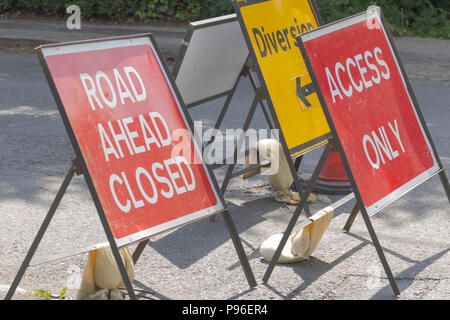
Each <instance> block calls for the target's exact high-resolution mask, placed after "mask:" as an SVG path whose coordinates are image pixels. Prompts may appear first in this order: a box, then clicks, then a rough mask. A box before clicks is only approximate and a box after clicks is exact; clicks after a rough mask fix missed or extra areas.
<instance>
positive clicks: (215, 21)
mask: <svg viewBox="0 0 450 320" xmlns="http://www.w3.org/2000/svg"><path fill="white" fill-rule="evenodd" d="M224 23H237V24H238V26H239V23H238V18H237V16H236V14H230V15H226V16H222V17H216V18H212V19H206V20H200V21H196V22H193V23H191V24H190V25H189V27H188V30H187V32H186V35H185V38H184V41H183V44H182V47H181V50H180V55H179V57H178V59H177V62H176V64H175V67H174V69H173V72H172V73H173V75H174V78H175V82H177V78H178V76H179V75H180V72H187V71H183V70H184V69H183V68H182V66H183V64H184V63H187V62H185V57H186V56H187V54H188V53H189V49H190V48H192V46H193V45H194V43H193V42H192V41H191V39H192V37H193V36H194V33H195V31H196V30H199V29H205V28H209V27H215V26H217V25H220V24H224ZM239 31H240V32H241V29H240V27H239ZM203 45H205V44H204V43H203ZM244 45H245V48H246V49H247V52H248V45H247V43H246V42H245V43H244ZM227 54H230V53H229V52H227ZM231 55H233V54H231ZM249 55H250V53H249V52H248V54H247V58H246V59H245V61H242V67H241V70H240V71H239V73H237V74H236V79H235V81H234V85H233V86H232V88H231V89H230V88H226V89H224V90H223V91H222V93H219V94H213V95H210V96H207V97H204V98H202V99H200V100H198V101H191V102H190V103H189V104H187V108H189V109H190V108H193V107H196V106H199V105H201V104H203V103H205V102H208V101H211V100H215V99H218V98H220V97H224V96H226V100H225V102H224V104H223V106H222V108H221V111H220V113H219V116H218V118H217V120H216V122H215V125H214V129H219V128H220V126H221V124H222V122H223V119H224V118H225V115H226V113H227V111H228V108H229V106H230V104H231V101H232V98H233V96H234V93H235V91H236V89H237V86H238V84H239V82H240V80H241V79H242V78H243V77H248V78H249V80H250V84H251V86H252V89H253V91H254V93H255V94H254V97H253V100H252V103H251V105H250V108H249V112H248V114H247V116H246V119H245V121H244V124H243V126H242V130H243V131H244V132H245V131H246V130H247V129H248V128H249V127H250V123H251V121H252V119H253V116H254V113H255V111H256V108H257V105H258V102H259V105H260V107H261V110H262V112H263V115H264V117H265V119H266V122H267V124H268V126H269V128H271V129H273V128H274V127H275V126H274V124H273V120H272V118H271V117H270V114H269V113H270V112H269V111H268V110H266V106H265V105H264V102H263V100H264V95H263V94H262V92H261V88H258V87H257V85H256V83H255V80H254V79H253V75H252V71H251V68H252V66H251V62H250V59H249ZM200 67H201V66H200ZM200 67H199V68H200ZM191 69H193V70H197V69H198V68H196V67H195V66H194V67H192V66H190V68H188V69H186V70H191ZM214 76H215V75H214V73H211V75H210V77H214ZM185 77H186V78H189V75H186V76H185ZM195 85H196V84H195ZM178 88H179V86H178ZM180 93H181V91H180ZM206 95H207V94H206ZM181 97H182V99H183V94H182V93H181ZM214 138H215V137H212V139H211V140H210V141H207V142H205V144H204V148H207V147H208V145H210V144H211V143H212V142H213V141H214ZM241 142H242V141H241ZM238 145H239V146H238V147H237V148H236V149H235V152H234V158H235V159H236V157H237V150H240V142H238ZM223 160H224V163H223V164H212V165H211V168H212V169H217V168H220V167H222V166H224V165H226V163H227V161H226V159H223ZM265 164H267V163H265V162H262V163H258V164H256V165H252V166H250V167H248V168H246V169H242V170H238V171H237V172H233V170H234V167H235V165H234V162H233V163H232V164H230V165H229V166H228V168H227V172H226V174H225V178H224V180H223V182H222V184H221V187H220V190H221V193H222V195H224V194H225V192H226V189H227V186H228V183H229V181H230V179H232V178H234V177H237V176H239V175H241V174H243V173H245V172H247V171H250V170H253V169H255V168H258V167H261V166H263V165H265ZM210 220H211V221H214V220H215V216H211V217H210Z"/></svg>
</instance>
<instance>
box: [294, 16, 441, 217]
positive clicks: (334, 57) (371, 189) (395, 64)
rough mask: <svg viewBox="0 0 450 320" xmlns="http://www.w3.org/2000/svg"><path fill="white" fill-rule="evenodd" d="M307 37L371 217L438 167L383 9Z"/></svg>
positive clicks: (308, 52) (324, 96) (306, 48)
mask: <svg viewBox="0 0 450 320" xmlns="http://www.w3.org/2000/svg"><path fill="white" fill-rule="evenodd" d="M301 40H302V42H303V47H302V50H303V53H304V54H306V55H307V57H308V59H309V61H308V63H307V64H309V68H310V69H312V70H313V71H314V74H315V78H316V81H317V84H318V86H319V87H320V91H321V96H322V99H323V100H324V102H325V103H324V104H323V105H325V104H326V107H323V108H324V111H325V113H326V114H327V117H328V120H329V122H331V123H330V126H331V125H332V126H333V128H334V132H335V133H336V134H337V136H338V138H339V141H340V143H341V145H342V148H343V151H344V153H345V157H346V158H347V161H348V164H349V167H350V169H351V172H352V174H353V177H354V181H355V182H356V185H357V187H358V190H359V192H360V195H361V198H362V201H363V203H364V205H365V207H366V208H367V211H368V213H369V214H373V213H375V212H377V211H379V210H380V209H381V208H382V207H384V206H386V205H387V204H389V203H390V202H392V201H394V200H395V199H397V198H398V197H400V196H401V195H403V194H404V193H406V192H407V191H409V190H410V189H411V188H412V187H414V186H416V185H418V184H420V183H421V182H423V181H424V180H425V179H427V178H429V177H430V176H432V175H433V174H435V173H436V172H437V171H439V166H438V163H437V161H436V156H435V154H434V153H433V150H432V147H431V144H430V142H429V140H428V139H427V136H426V133H425V130H424V126H425V124H424V121H421V120H420V118H419V115H418V111H417V110H418V106H416V105H415V103H414V102H413V101H415V100H414V97H412V96H411V92H410V91H409V90H408V87H407V82H406V79H405V75H404V74H403V73H402V71H401V67H400V61H398V59H397V58H396V55H395V53H394V50H393V44H392V43H391V41H390V39H389V36H388V35H387V33H386V30H385V26H384V24H383V23H382V20H381V17H380V13H379V12H378V10H368V11H367V12H366V13H364V14H360V15H356V16H353V17H350V18H347V19H344V20H342V21H340V22H337V23H333V24H330V25H327V26H324V27H322V28H319V29H317V30H314V31H311V32H309V33H307V34H303V35H302V36H301ZM308 59H307V60H308Z"/></svg>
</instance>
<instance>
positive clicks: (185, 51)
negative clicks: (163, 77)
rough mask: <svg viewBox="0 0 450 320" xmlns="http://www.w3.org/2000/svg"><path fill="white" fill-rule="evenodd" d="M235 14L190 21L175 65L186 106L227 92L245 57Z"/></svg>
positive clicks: (245, 47) (244, 45) (243, 40)
mask: <svg viewBox="0 0 450 320" xmlns="http://www.w3.org/2000/svg"><path fill="white" fill-rule="evenodd" d="M248 54H249V52H248V48H247V44H246V42H245V39H244V36H243V34H242V30H241V27H240V26H239V21H238V20H237V18H236V15H235V14H230V15H226V16H222V17H217V18H212V19H207V20H201V21H196V22H192V23H191V24H190V25H189V29H188V31H187V34H186V37H185V40H184V42H183V48H182V50H181V52H180V56H179V58H178V61H177V64H176V65H175V68H174V77H175V82H176V85H177V87H178V89H179V91H180V93H181V97H182V99H183V100H184V103H185V104H186V105H187V106H192V105H195V104H199V103H201V102H204V101H207V100H211V99H213V98H216V97H219V96H222V95H225V94H227V93H229V92H230V91H231V90H232V89H233V86H234V84H235V83H236V81H237V79H238V77H239V74H240V73H241V71H242V68H243V66H244V64H245V61H246V60H247V57H248Z"/></svg>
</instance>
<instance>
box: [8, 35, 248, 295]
mask: <svg viewBox="0 0 450 320" xmlns="http://www.w3.org/2000/svg"><path fill="white" fill-rule="evenodd" d="M137 38H146V39H148V40H149V41H150V43H151V44H152V45H153V48H154V50H155V51H156V54H155V55H156V58H157V59H159V62H160V67H161V68H162V70H163V72H164V73H165V76H166V81H167V82H168V84H169V85H170V86H171V87H172V92H173V93H174V94H175V96H174V97H175V98H176V99H178V106H179V108H181V110H180V112H181V114H182V116H183V118H184V121H185V124H186V126H187V128H188V129H189V130H190V131H191V134H192V132H193V123H192V120H191V118H190V116H189V113H188V111H187V108H186V106H185V105H184V103H183V102H182V100H181V97H180V93H179V91H178V90H177V87H176V85H175V82H174V79H173V78H172V75H171V73H170V71H169V68H168V66H167V64H166V62H165V61H164V59H161V58H160V57H162V53H161V51H160V50H159V47H158V46H157V44H156V41H155V38H154V36H153V35H152V34H151V33H146V34H138V35H130V36H120V37H111V38H102V39H94V40H85V41H75V42H67V43H60V44H50V45H42V46H39V47H38V48H36V50H37V53H38V57H39V61H40V63H41V66H42V68H43V71H44V74H45V76H46V79H47V82H48V84H49V87H50V90H51V92H52V95H53V97H54V100H55V102H56V105H57V107H58V110H59V112H60V115H61V118H62V120H63V123H64V126H65V127H66V131H67V133H68V135H69V138H70V141H71V143H72V146H73V148H74V151H75V154H76V156H77V158H76V159H75V160H73V164H72V166H71V167H70V169H69V171H68V172H67V174H66V178H65V179H64V182H63V184H62V185H61V187H60V189H59V191H58V193H57V196H56V197H55V199H54V201H53V203H52V205H51V207H50V209H49V212H48V213H47V216H46V218H45V219H44V222H43V223H42V225H41V228H40V229H39V231H38V234H37V235H36V237H35V239H34V241H33V243H32V245H31V247H30V249H29V251H28V253H27V255H26V257H25V259H24V261H23V263H22V265H21V267H20V269H19V271H18V273H17V274H16V277H15V279H14V281H13V284H12V285H11V287H10V289H9V291H8V293H7V295H6V297H5V300H9V299H11V298H12V296H13V295H14V292H15V290H16V288H17V286H18V285H19V282H20V280H21V279H22V277H23V275H24V273H25V271H26V269H27V268H28V267H29V266H30V262H31V259H32V258H33V255H34V253H35V251H36V249H37V247H38V245H39V243H40V241H41V239H42V237H43V235H44V234H45V231H46V229H47V227H48V225H49V223H50V221H51V219H52V217H53V215H54V213H55V212H56V209H57V207H58V205H59V203H60V201H61V199H62V197H63V195H64V193H65V191H66V189H67V187H68V185H69V184H70V181H71V180H72V178H73V176H74V173H75V172H76V173H77V174H83V175H84V178H85V181H86V184H87V185H88V189H89V192H90V194H91V197H92V199H93V201H94V204H95V207H96V209H97V213H98V215H99V217H100V220H101V223H102V225H103V229H104V231H105V234H106V236H107V239H108V242H109V244H110V246H111V249H112V252H113V255H114V258H115V260H116V263H117V265H118V267H119V271H120V273H121V276H122V279H123V281H124V284H125V286H126V289H127V291H128V294H129V296H130V298H131V299H136V295H135V294H134V290H133V288H132V285H131V282H130V279H129V278H128V275H127V273H126V270H125V266H124V264H123V261H122V258H121V256H120V253H119V249H118V248H119V247H118V245H117V243H116V240H115V238H114V236H113V233H112V230H111V227H110V225H109V223H108V220H107V218H106V214H105V212H104V209H103V207H102V205H101V203H100V199H99V197H98V194H97V192H96V189H95V186H94V183H93V181H92V178H91V176H90V174H89V171H88V168H87V165H86V162H85V160H84V157H83V154H82V152H81V148H80V146H79V144H78V141H77V139H76V136H75V133H74V131H73V129H72V127H71V124H70V121H69V118H68V116H67V114H66V110H65V108H64V105H63V103H62V100H61V97H60V95H59V92H58V90H57V88H56V84H55V82H54V80H53V78H52V75H51V73H50V70H49V67H48V65H47V63H46V60H45V57H44V55H43V52H42V49H43V48H49V47H65V46H72V45H85V44H90V43H99V42H104V41H114V40H132V39H137ZM192 139H193V142H194V143H195V139H194V138H193V137H192ZM203 167H204V168H205V171H206V173H207V174H208V176H209V181H210V182H211V187H212V188H213V190H214V192H215V193H216V195H217V198H218V200H219V201H220V203H221V204H222V207H223V210H220V211H217V212H214V213H212V214H208V215H205V216H204V217H202V218H200V219H203V218H205V217H207V216H209V215H216V214H219V213H222V215H223V217H224V220H225V224H226V227H227V229H228V232H229V233H230V237H231V239H232V241H233V244H234V246H235V249H236V252H237V254H238V257H239V260H240V262H241V266H242V268H243V271H244V273H245V276H246V278H247V282H248V284H249V286H250V288H252V287H255V286H256V280H255V278H254V275H253V272H252V270H251V268H250V264H249V262H248V258H247V256H246V254H245V251H244V249H243V246H242V242H241V240H240V238H239V235H238V233H237V230H236V228H235V226H234V223H233V221H232V219H231V215H230V213H229V211H228V208H227V207H226V205H225V201H224V199H223V196H222V194H221V193H220V192H219V187H218V184H217V181H216V180H215V177H214V174H213V173H212V170H211V168H210V167H209V166H208V165H207V164H205V163H203ZM197 220H199V219H195V220H192V221H189V222H187V223H183V224H181V225H178V226H176V227H173V228H178V227H181V226H183V225H185V224H188V223H192V222H195V221H197ZM173 228H171V229H173ZM167 230H168V229H165V230H164V232H165V231H167ZM154 235H155V233H154V234H151V235H148V236H146V237H143V238H142V239H134V241H133V242H138V241H140V243H146V242H145V241H146V239H148V238H150V237H151V236H154ZM129 244H131V243H127V244H125V245H129ZM140 250H141V252H142V250H143V248H142V247H140ZM139 254H140V253H139ZM59 258H60V257H59ZM136 260H137V259H136Z"/></svg>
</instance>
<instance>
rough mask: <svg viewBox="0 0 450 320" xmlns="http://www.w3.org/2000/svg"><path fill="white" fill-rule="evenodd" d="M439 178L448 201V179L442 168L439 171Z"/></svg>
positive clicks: (449, 195)
mask: <svg viewBox="0 0 450 320" xmlns="http://www.w3.org/2000/svg"><path fill="white" fill-rule="evenodd" d="M439 178H441V182H442V186H443V187H444V191H445V194H446V195H447V199H448V202H450V185H449V183H448V179H447V176H446V174H445V171H444V170H442V171H441V172H440V173H439Z"/></svg>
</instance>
